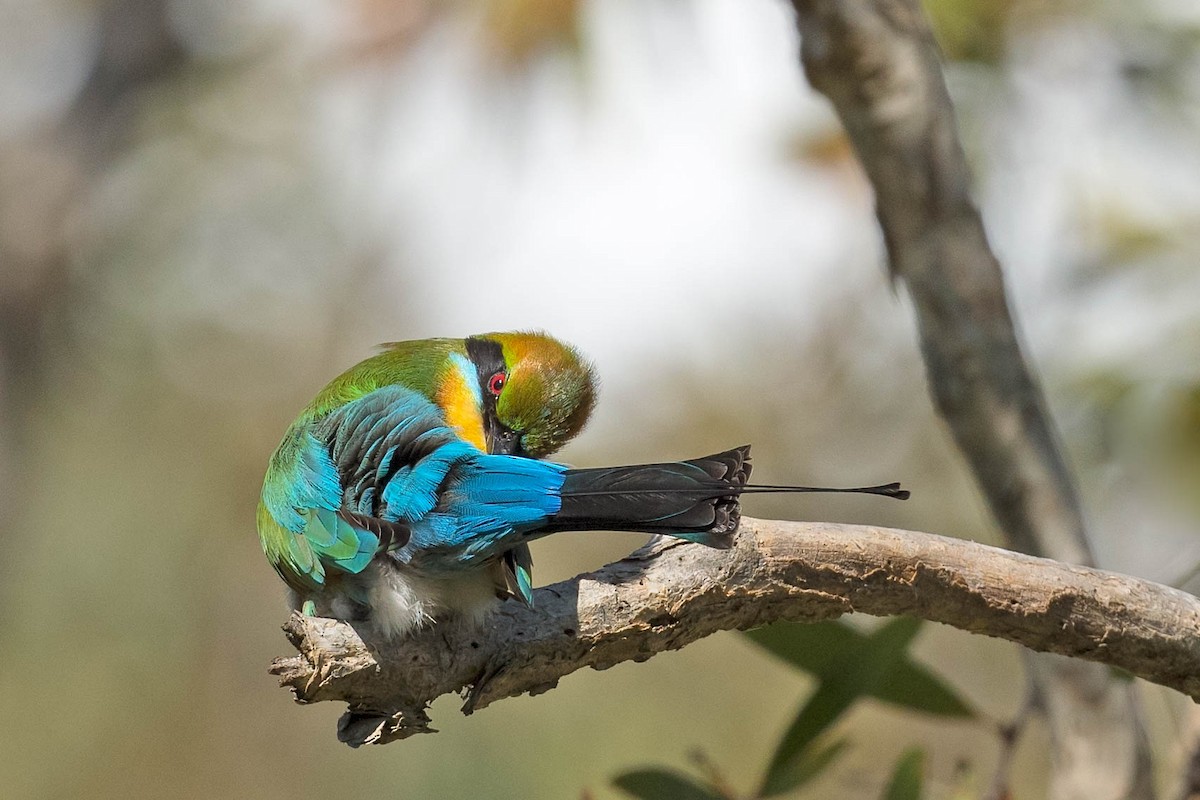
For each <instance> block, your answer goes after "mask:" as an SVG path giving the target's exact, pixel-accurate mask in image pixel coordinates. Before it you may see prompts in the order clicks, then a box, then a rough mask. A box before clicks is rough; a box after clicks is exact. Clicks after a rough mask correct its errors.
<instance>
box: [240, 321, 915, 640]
mask: <svg viewBox="0 0 1200 800" xmlns="http://www.w3.org/2000/svg"><path fill="white" fill-rule="evenodd" d="M595 398H596V386H595V380H594V377H593V371H592V368H591V366H590V365H589V364H588V363H587V362H586V361H585V360H584V359H583V358H582V357H581V356H580V354H579V353H578V352H577V351H576V350H575V349H574V348H572V347H570V346H568V345H565V344H563V343H561V342H559V341H557V340H555V339H552V338H551V337H549V336H546V335H544V334H539V333H491V334H484V335H481V336H472V337H470V338H467V339H426V340H421V341H411V342H396V343H392V344H388V345H384V346H383V349H382V351H381V352H380V353H378V354H377V355H375V356H373V357H372V358H368V359H367V360H365V361H363V362H362V363H360V364H358V365H356V366H354V367H352V368H350V369H349V370H348V371H346V372H345V373H343V374H342V375H340V376H339V377H337V378H335V379H334V380H333V381H332V382H331V383H330V384H329V385H328V386H326V387H325V388H324V389H322V390H321V391H320V393H318V394H317V396H316V398H314V399H313V401H312V402H311V403H309V405H308V406H307V407H306V408H305V409H304V410H303V411H302V412H301V413H300V416H299V417H298V418H297V419H296V421H295V422H293V423H292V425H291V427H289V428H288V430H287V433H286V434H284V437H283V441H282V442H281V443H280V445H279V447H278V449H276V451H275V453H274V455H273V456H272V457H271V461H270V465H269V466H268V468H267V475H266V479H265V480H264V482H263V490H262V499H261V501H260V502H259V506H258V532H259V536H260V538H261V540H262V546H263V550H264V551H265V552H266V554H267V558H268V559H269V560H270V562H271V564H272V566H274V568H275V571H276V572H278V573H279V575H280V577H282V578H283V580H284V581H285V582H286V583H287V585H288V587H289V588H290V589H291V593H292V604H293V607H294V608H296V609H298V610H303V611H304V612H305V613H307V614H312V615H321V616H332V617H336V618H339V619H351V620H362V619H369V620H371V621H372V622H373V624H374V625H375V626H376V627H377V628H378V629H379V630H380V631H381V632H382V633H383V634H384V635H386V636H404V635H407V634H409V633H411V632H413V631H414V630H416V629H417V628H420V627H421V626H423V625H424V624H426V623H428V622H432V621H435V620H438V619H442V618H445V617H450V616H455V615H457V616H466V617H468V618H474V619H475V620H482V619H483V617H484V616H485V615H486V612H487V610H488V609H489V608H490V607H491V606H493V605H494V604H495V602H496V600H497V598H504V597H514V598H516V599H517V600H520V601H522V602H524V603H526V604H532V602H533V584H532V574H531V572H532V566H533V562H532V558H531V557H530V553H529V546H528V543H529V541H531V540H533V539H536V538H539V537H542V536H546V535H548V534H551V533H556V532H559V531H594V530H622V531H640V532H645V533H655V534H665V535H667V536H674V537H676V538H679V539H684V540H687V541H691V542H696V543H698V544H702V545H707V546H709V547H717V548H727V547H729V546H730V545H731V544H732V541H733V534H734V533H735V531H736V530H737V526H738V520H739V515H740V511H739V497H740V495H741V494H743V493H745V492H753V491H851V492H867V493H872V494H883V495H890V496H893V497H900V498H903V497H906V496H907V494H908V493H907V492H905V491H903V490H901V489H900V488H899V486H898V485H896V484H889V485H887V486H874V487H865V488H860V489H818V488H812V487H776V486H755V485H753V484H750V483H748V482H747V481H748V479H749V477H750V448H749V447H748V446H747V447H739V448H735V449H733V450H729V451H726V452H724V453H719V454H717V455H713V456H708V457H705V458H697V459H692V460H690V461H678V462H669V463H663V464H643V465H637V466H626V467H607V468H600V469H570V468H568V467H566V466H563V465H561V464H555V463H551V462H547V461H542V460H541V459H543V458H545V457H546V456H549V455H550V454H552V453H554V452H555V451H557V450H558V449H559V448H561V447H562V446H563V445H564V444H565V443H566V442H567V441H568V440H569V439H571V438H572V437H573V436H575V434H577V433H578V432H579V431H580V429H582V428H583V426H584V424H585V423H586V422H587V419H588V416H589V415H590V413H591V410H592V407H593V405H594V403H595Z"/></svg>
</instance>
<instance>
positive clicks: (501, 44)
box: [0, 0, 1200, 798]
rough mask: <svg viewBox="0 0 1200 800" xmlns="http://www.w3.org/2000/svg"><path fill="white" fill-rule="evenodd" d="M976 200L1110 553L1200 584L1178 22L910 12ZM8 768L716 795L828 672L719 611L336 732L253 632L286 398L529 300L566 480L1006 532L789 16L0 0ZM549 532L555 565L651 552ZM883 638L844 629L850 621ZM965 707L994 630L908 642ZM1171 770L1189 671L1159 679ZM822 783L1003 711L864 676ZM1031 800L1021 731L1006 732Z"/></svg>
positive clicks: (65, 774)
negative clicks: (696, 477)
mask: <svg viewBox="0 0 1200 800" xmlns="http://www.w3.org/2000/svg"><path fill="white" fill-rule="evenodd" d="M926 5H927V8H928V10H929V11H930V13H931V15H932V17H933V20H934V24H935V27H936V30H937V33H938V36H939V40H940V41H941V43H942V46H943V48H944V49H945V51H946V57H947V71H948V78H949V81H950V85H951V90H952V93H953V96H954V99H955V101H956V103H957V107H958V112H959V115H960V122H961V128H962V132H963V137H964V142H965V146H966V148H967V150H968V154H969V157H970V159H971V162H972V164H973V168H974V170H975V174H976V176H977V196H978V198H979V200H980V202H981V203H982V205H983V207H984V214H985V218H986V221H987V223H988V225H989V228H990V232H991V235H992V241H993V244H994V246H995V248H996V250H997V251H998V253H999V255H1000V256H1001V259H1002V261H1003V262H1004V264H1005V267H1006V269H1007V275H1008V280H1009V284H1010V289H1011V293H1012V299H1013V302H1014V304H1015V307H1016V310H1017V313H1018V316H1019V319H1020V322H1021V323H1022V326H1023V335H1024V340H1025V343H1026V345H1027V348H1028V353H1029V356H1030V358H1031V360H1032V361H1033V362H1034V363H1035V365H1036V366H1037V368H1038V369H1039V370H1040V374H1041V377H1042V380H1043V383H1044V385H1045V388H1046V390H1047V392H1048V394H1049V397H1050V404H1051V407H1052V410H1053V412H1054V414H1055V416H1056V419H1057V422H1058V424H1059V426H1060V429H1061V432H1062V435H1063V439H1064V443H1065V445H1066V447H1067V450H1068V452H1069V454H1070V457H1071V460H1072V462H1073V464H1074V466H1075V467H1076V469H1077V470H1078V475H1079V480H1080V484H1081V487H1082V491H1083V495H1084V498H1085V502H1086V508H1087V512H1088V517H1089V521H1090V523H1091V534H1092V536H1093V539H1094V545H1095V549H1096V551H1097V553H1098V555H1099V560H1100V562H1101V565H1102V566H1104V567H1107V568H1110V569H1116V570H1121V571H1125V572H1130V573H1134V574H1137V575H1141V576H1145V577H1148V578H1151V579H1154V580H1158V581H1162V582H1166V583H1172V584H1176V585H1182V586H1184V587H1185V588H1190V589H1192V590H1193V591H1194V590H1196V589H1197V588H1198V586H1200V581H1197V580H1195V579H1194V572H1193V570H1194V568H1195V565H1196V564H1197V562H1200V536H1198V535H1197V530H1198V516H1200V503H1198V502H1197V499H1196V498H1197V495H1198V494H1200V492H1198V491H1197V489H1198V487H1200V466H1198V464H1200V458H1198V456H1200V269H1197V261H1198V259H1200V6H1197V5H1196V4H1195V3H1194V2H1193V1H1192V0H1069V1H1068V2H1065V3H1045V2H1040V1H1039V0H931V2H928V3H927V4H926ZM0 19H2V20H3V23H2V24H0V554H2V555H0V796H3V797H13V798H58V797H97V798H103V797H121V798H142V797H146V798H149V797H155V798H158V797H183V798H192V797H194V798H210V797H253V798H306V797H330V796H346V797H360V796H367V795H374V796H385V797H400V798H466V797H486V798H528V797H579V796H580V795H581V792H583V791H585V790H586V791H589V792H591V796H593V797H596V798H610V797H616V796H617V795H616V793H615V792H614V791H613V790H612V789H611V788H609V787H608V781H609V780H610V778H611V777H612V776H613V775H614V774H616V773H617V772H619V771H621V770H623V769H626V768H629V767H633V766H638V765H641V764H647V763H660V764H675V765H683V764H686V763H687V759H688V754H689V752H691V751H693V750H695V749H696V748H701V749H703V751H704V752H706V753H707V754H708V756H709V757H710V758H711V759H712V760H713V761H715V762H716V763H717V764H719V765H720V766H721V768H722V769H723V770H724V771H725V772H726V774H727V775H728V776H729V778H730V779H731V780H732V781H733V782H734V783H735V784H736V785H740V786H749V785H750V784H752V783H753V782H754V780H755V777H756V776H757V775H758V774H759V773H760V771H761V769H762V767H763V766H764V764H765V761H766V760H767V758H768V757H769V755H770V752H771V748H772V747H773V746H774V743H775V742H776V740H777V738H778V736H779V735H780V733H781V732H782V730H783V729H784V728H785V727H786V725H787V724H788V722H789V721H790V718H791V715H792V714H793V713H794V710H795V708H796V707H797V705H798V704H799V702H800V701H801V700H802V699H803V697H804V696H805V694H806V692H807V691H809V689H810V685H809V684H807V683H806V682H805V680H804V679H803V678H802V677H800V676H799V675H798V673H795V672H794V671H791V670H789V669H788V668H787V667H786V666H784V665H782V664H781V663H779V662H776V661H773V660H771V658H770V657H768V656H767V655H765V654H764V653H762V652H761V651H759V650H756V649H755V648H754V647H753V646H752V645H751V644H749V643H748V642H747V641H746V640H745V639H743V638H742V637H740V636H738V635H736V634H724V635H719V636H716V637H713V638H711V639H709V640H706V641H704V642H701V643H699V644H697V645H695V646H692V647H690V648H688V649H686V650H685V651H683V652H680V653H671V654H665V655H663V656H660V657H658V658H655V659H653V660H652V661H651V662H648V663H646V664H640V665H631V664H625V665H621V666H618V667H616V668H614V669H611V670H609V671H607V672H604V673H596V672H588V673H586V674H577V675H573V676H571V677H569V678H567V679H565V680H564V681H563V682H562V685H561V686H560V688H559V689H558V690H556V691H554V692H552V693H549V694H546V695H543V696H540V697H537V698H519V699H516V700H510V701H506V702H503V703H500V704H497V705H496V706H493V707H491V708H489V709H487V710H486V711H483V712H481V713H480V714H478V715H477V716H475V717H472V718H463V717H461V716H459V715H458V713H457V709H456V703H455V701H454V699H453V698H443V699H442V700H441V701H439V702H438V703H437V704H436V705H435V706H434V709H433V713H434V716H435V720H436V722H437V724H438V726H439V727H440V728H441V730H442V732H441V733H439V734H438V735H436V736H428V737H422V738H419V739H417V740H410V741H406V742H402V743H398V744H394V745H390V746H388V747H383V748H375V749H370V750H361V751H351V750H349V749H348V748H345V747H344V746H342V745H340V744H338V743H337V742H336V740H335V738H334V723H335V720H336V718H337V716H338V715H339V714H340V712H341V709H340V708H336V707H334V706H333V705H332V704H329V705H321V706H315V707H310V708H300V707H297V706H295V705H293V704H292V702H291V700H290V697H289V695H288V694H286V693H285V692H283V691H281V690H279V689H277V688H275V681H274V679H273V678H272V677H271V676H269V675H268V674H267V673H266V668H267V666H268V664H269V662H270V660H271V659H272V658H273V657H275V656H278V655H283V654H286V653H287V652H288V645H287V643H286V641H285V640H284V638H283V636H282V635H281V634H280V632H279V627H278V626H279V625H280V624H281V623H282V622H283V621H284V619H285V618H286V609H285V606H284V602H283V598H282V589H281V586H280V584H279V582H278V580H277V579H276V578H275V576H274V574H273V573H272V572H271V570H270V569H269V568H268V566H267V565H266V563H265V560H264V559H263V558H262V555H261V553H260V551H259V547H258V542H257V536H256V534H255V532H254V523H253V510H254V504H255V502H256V495H257V492H258V489H259V485H260V480H261V475H262V471H263V468H264V464H265V462H266V459H267V457H268V455H269V453H270V452H271V450H272V449H273V447H274V445H275V444H276V443H277V441H278V438H279V436H280V435H281V433H282V431H283V429H284V427H285V426H286V424H287V423H288V422H289V420H290V418H291V416H292V415H293V414H294V413H295V412H296V411H297V410H298V408H299V407H300V406H301V405H303V404H304V403H305V402H306V401H307V399H308V398H309V397H310V396H311V395H312V394H313V393H314V392H315V391H316V390H317V389H318V388H319V387H320V386H321V385H322V384H323V383H324V382H325V381H326V380H327V379H328V378H330V377H331V376H332V375H334V374H336V373H337V372H339V371H340V370H341V369H343V368H344V367H346V366H348V365H349V364H351V363H353V362H355V361H357V360H359V359H360V358H362V357H365V356H366V355H368V354H370V353H371V352H372V347H373V345H375V344H377V343H379V342H383V341H390V340H396V339H405V338H421V337H427V336H461V335H465V334H470V333H476V332H484V331H489V330H500V329H509V328H543V329H546V330H548V331H551V332H553V333H554V334H556V335H558V336H560V337H562V338H564V339H566V340H568V341H571V342H573V343H575V344H576V345H578V346H579V347H580V348H581V349H583V350H584V351H585V352H586V353H588V354H590V355H591V357H592V358H593V359H594V360H595V363H596V365H597V368H598V370H599V373H600V375H601V376H602V377H603V387H602V396H601V403H600V405H599V408H598V410H597V413H596V415H595V417H594V421H593V423H592V425H591V426H590V427H589V429H588V430H587V431H586V432H585V434H584V435H583V436H582V437H581V438H580V439H579V440H578V441H577V442H576V443H574V444H572V445H571V446H570V448H569V449H568V450H567V451H565V452H564V453H563V454H562V458H563V459H564V460H567V461H569V462H572V463H578V464H598V463H601V462H605V461H618V462H630V461H634V460H639V459H660V458H669V457H676V456H679V457H686V456H692V455H698V454H701V453H706V452H711V451H713V450H717V449H722V448H725V447H728V446H731V445H736V444H741V443H742V442H745V441H751V442H754V443H755V460H756V474H757V475H759V476H761V477H762V478H764V479H769V480H770V481H773V482H774V481H778V482H783V481H789V480H790V481H796V482H802V483H806V482H807V483H812V482H816V483H826V484H833V485H837V484H862V483H872V482H881V481H887V480H893V479H901V480H903V481H904V482H905V484H906V485H908V486H910V487H911V488H912V489H913V491H914V499H913V500H912V501H910V502H909V503H907V504H903V505H900V504H895V503H889V502H886V501H879V500H877V499H876V500H872V499H870V498H850V497H845V498H842V497H834V498H825V499H822V498H818V497H813V498H787V499H783V500H770V499H759V498H753V499H751V500H750V501H749V502H748V506H749V512H750V513H751V514H754V515H758V516H778V517H787V518H799V519H804V518H808V519H836V520H845V521H859V522H870V523H878V524H886V525H891V526H895V527H907V528H912V529H919V530H927V531H933V532H939V533H945V534H949V535H954V536H963V537H970V538H974V539H978V540H982V541H989V542H995V541H997V537H996V533H995V530H994V528H993V526H992V523H991V522H990V521H989V519H988V517H987V515H986V513H985V510H984V507H983V504H982V502H981V499H980V497H979V494H978V492H977V491H976V489H975V488H974V486H973V485H972V483H971V481H970V478H969V476H968V475H967V473H966V471H965V469H964V466H963V463H962V461H961V459H960V458H959V457H958V455H957V454H956V453H955V451H954V449H953V446H952V444H951V442H950V440H949V437H948V436H947V434H946V431H945V430H944V429H943V427H942V426H941V425H940V424H939V422H938V420H937V418H936V416H935V415H934V413H933V412H932V409H931V406H930V402H929V399H928V396H927V393H926V389H925V385H924V375H923V369H922V366H921V362H920V358H919V355H918V353H917V350H916V346H915V333H914V326H913V320H912V314H911V311H910V308H909V304H908V300H907V298H906V297H905V294H904V291H903V289H902V288H901V289H899V290H897V289H896V288H895V287H893V286H891V285H890V283H889V281H888V279H887V278H886V275H885V271H884V269H883V267H882V248H881V244H880V240H879V236H878V233H877V231H876V229H875V226H874V221H873V217H872V201H871V194H870V191H869V187H868V186H867V185H866V183H865V180H864V178H863V176H862V175H861V173H860V171H859V169H858V167H857V165H856V164H855V162H854V160H853V157H852V154H851V152H850V150H849V148H848V145H847V143H846V141H845V140H844V138H843V136H842V134H841V132H840V130H839V127H838V125H837V124H836V121H835V120H834V119H833V117H832V114H831V112H830V110H829V108H827V106H826V104H825V103H824V102H823V101H822V100H821V99H820V98H818V97H817V96H815V95H814V94H813V92H811V91H810V90H809V89H808V88H807V86H806V85H805V84H804V82H803V80H802V76H801V74H800V72H799V70H798V68H797V64H796V53H797V47H798V44H797V40H796V35H795V33H794V29H793V25H792V21H791V17H790V10H789V9H788V7H787V6H786V4H784V3H782V2H780V0H587V1H585V0H460V1H459V2H449V1H448V0H442V1H441V2H438V1H437V0H425V1H424V2H423V1H422V0H336V1H335V0H306V1H305V2H299V3H297V2H284V0H243V2H239V3H227V2H219V0H111V2H100V1H99V0H93V1H90V2H89V0H3V2H0ZM639 542H640V539H639V538H638V537H636V536H630V535H612V536H610V537H601V536H582V535H581V536H559V537H555V539H553V540H551V541H547V542H544V543H542V544H541V545H540V546H538V547H537V549H536V551H535V555H536V558H537V561H538V578H539V581H541V582H549V581H552V580H558V579H562V578H565V577H569V576H570V575H573V574H575V573H577V572H580V571H583V570H587V569H591V568H595V567H597V566H599V565H601V564H602V563H605V562H606V561H608V560H610V559H612V558H615V557H618V556H620V555H622V554H623V553H625V552H628V551H629V550H630V549H632V548H633V547H635V546H637V545H638V544H639ZM868 623H869V621H868ZM916 653H917V656H918V657H919V658H920V659H921V660H923V661H924V663H926V664H928V665H930V666H932V667H934V668H935V669H937V670H938V671H939V672H940V673H941V674H943V675H945V676H946V678H947V680H949V681H950V682H951V683H953V684H954V685H955V686H957V687H958V688H959V689H960V690H961V691H962V693H963V694H964V695H966V696H967V697H969V698H970V699H971V700H973V701H974V702H975V703H977V704H978V705H979V706H980V707H981V708H982V709H983V710H984V711H985V712H986V713H987V714H989V715H992V716H994V717H996V718H1000V719H1003V718H1004V717H1006V715H1009V714H1011V713H1012V712H1013V710H1014V709H1015V708H1016V706H1017V704H1018V702H1019V700H1020V694H1021V691H1022V687H1023V683H1022V677H1021V674H1020V670H1021V666H1020V660H1019V657H1018V655H1017V653H1016V650H1015V648H1014V647H1012V646H1009V645H1006V644H1003V643H999V642H993V641H990V640H982V639H979V638H977V637H971V636H968V635H966V634H961V633H958V632H955V631H951V630H947V629H942V628H936V627H933V626H929V627H927V628H926V630H925V631H924V632H923V633H922V635H921V638H920V639H919V641H918V643H917V646H916ZM1141 691H1142V694H1143V696H1144V698H1145V701H1146V704H1147V709H1148V714H1149V718H1150V725H1151V734H1152V736H1153V739H1154V748H1155V751H1156V753H1157V754H1158V755H1159V771H1160V775H1159V777H1160V780H1161V782H1162V785H1163V786H1164V787H1168V786H1170V782H1171V780H1172V779H1174V778H1175V777H1177V774H1178V766H1179V765H1178V758H1179V753H1178V752H1177V751H1178V740H1179V736H1180V731H1181V729H1182V727H1184V725H1185V721H1184V718H1185V713H1186V705H1187V704H1186V702H1184V701H1182V700H1181V698H1180V697H1178V696H1174V695H1172V694H1170V693H1169V692H1167V691H1165V690H1160V689H1158V688H1156V687H1151V686H1143V687H1142V689H1141ZM844 729H845V732H846V733H847V735H849V736H850V738H851V739H852V741H853V742H854V749H853V751H852V752H851V753H850V755H849V756H847V757H846V758H845V759H844V761H843V762H842V763H840V764H839V766H838V767H837V769H835V770H834V771H832V772H831V773H830V774H829V775H827V776H825V777H823V778H822V782H821V783H820V784H818V785H817V787H816V788H815V789H814V790H813V792H814V794H812V795H810V796H831V797H872V796H877V794H878V791H879V787H880V785H881V783H882V782H883V781H884V780H885V777H886V770H887V769H888V768H889V767H890V765H891V764H892V763H894V761H895V760H896V757H897V755H898V754H899V753H900V752H901V751H902V750H904V749H905V748H907V747H908V746H910V745H913V744H922V745H924V746H926V747H927V748H928V749H929V752H930V757H931V761H930V763H929V778H930V780H931V785H932V786H933V788H934V790H935V791H947V789H946V787H948V786H950V785H952V784H954V783H955V781H958V780H960V779H961V778H962V775H963V773H964V770H965V771H966V772H971V771H974V772H975V773H976V774H978V775H979V776H980V779H979V783H981V784H985V783H986V778H987V776H988V774H989V770H990V769H991V767H992V765H993V764H994V762H995V759H996V750H997V743H996V738H995V736H994V735H993V733H992V732H991V731H990V730H989V728H988V726H987V725H982V724H977V723H947V722H945V721H935V720H925V719H922V718H920V717H916V716H913V715H906V714H903V713H901V712H898V711H895V710H892V709H888V708H886V707H883V706H880V705H876V704H872V703H869V702H868V703H864V704H861V705H860V706H858V707H857V708H856V710H855V711H854V713H853V714H852V715H851V717H850V718H849V719H848V720H847V721H846V723H845V725H844ZM1017 757H1018V769H1017V770H1016V771H1015V774H1016V775H1017V782H1016V789H1017V791H1018V795H1017V796H1018V797H1022V798H1033V797H1038V796H1040V794H1041V792H1042V791H1043V789H1042V786H1043V784H1042V781H1043V779H1044V774H1045V771H1046V769H1047V763H1046V759H1047V755H1046V735H1045V731H1044V730H1043V729H1042V728H1040V727H1038V726H1036V725H1035V726H1034V727H1033V729H1032V730H1031V731H1030V732H1029V734H1028V735H1027V736H1026V737H1025V740H1024V741H1023V742H1022V744H1021V746H1020V748H1019V750H1018V754H1017Z"/></svg>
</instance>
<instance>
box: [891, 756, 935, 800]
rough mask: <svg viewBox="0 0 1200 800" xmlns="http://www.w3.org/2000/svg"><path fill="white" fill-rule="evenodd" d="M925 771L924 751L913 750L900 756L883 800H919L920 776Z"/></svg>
mask: <svg viewBox="0 0 1200 800" xmlns="http://www.w3.org/2000/svg"><path fill="white" fill-rule="evenodd" d="M924 771H925V753H924V751H922V750H920V749H918V748H913V749H912V750H908V751H906V752H905V753H904V755H902V756H900V760H899V761H897V762H896V769H895V771H894V772H892V780H891V782H890V783H888V787H887V791H885V792H884V793H883V800H921V783H922V774H923V773H924Z"/></svg>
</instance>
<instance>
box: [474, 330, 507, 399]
mask: <svg viewBox="0 0 1200 800" xmlns="http://www.w3.org/2000/svg"><path fill="white" fill-rule="evenodd" d="M467 358H469V359H471V363H472V364H474V365H475V372H476V374H477V376H478V378H479V388H480V389H482V390H483V392H484V394H487V393H488V381H490V380H491V378H492V376H493V375H495V374H496V373H497V372H505V373H507V370H506V369H505V368H504V350H503V348H501V347H500V343H499V342H493V341H492V340H491V339H475V338H471V339H467Z"/></svg>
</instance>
